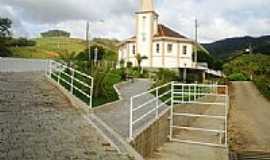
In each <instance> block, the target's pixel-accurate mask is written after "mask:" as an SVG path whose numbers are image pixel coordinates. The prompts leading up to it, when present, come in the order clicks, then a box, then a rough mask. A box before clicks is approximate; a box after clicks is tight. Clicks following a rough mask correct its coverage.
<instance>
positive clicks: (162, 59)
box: [118, 0, 208, 70]
mask: <svg viewBox="0 0 270 160" xmlns="http://www.w3.org/2000/svg"><path fill="white" fill-rule="evenodd" d="M158 18H159V15H158V14H157V13H156V12H155V10H154V3H153V0H140V9H139V11H138V12H136V35H135V36H133V37H131V38H129V39H127V40H125V41H123V42H122V43H121V44H120V46H119V53H118V54H119V55H118V58H119V61H121V60H124V61H125V62H131V63H132V64H133V66H137V65H138V64H137V61H136V58H135V56H136V54H140V55H141V56H144V57H147V59H145V60H143V61H142V64H141V65H142V67H144V68H171V69H181V68H183V69H200V70H207V69H208V68H207V64H204V65H203V66H201V65H198V64H197V63H195V62H194V61H193V46H194V45H195V42H194V41H193V40H192V39H189V38H187V37H185V36H183V35H182V34H180V33H177V32H176V31H173V30H172V29H170V28H169V27H167V26H165V25H163V24H159V22H158Z"/></svg>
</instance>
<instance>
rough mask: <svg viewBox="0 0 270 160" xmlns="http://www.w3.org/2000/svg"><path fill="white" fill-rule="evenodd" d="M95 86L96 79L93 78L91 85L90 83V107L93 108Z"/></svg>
mask: <svg viewBox="0 0 270 160" xmlns="http://www.w3.org/2000/svg"><path fill="white" fill-rule="evenodd" d="M93 87H94V79H93V78H91V85H90V102H89V106H90V109H92V108H93Z"/></svg>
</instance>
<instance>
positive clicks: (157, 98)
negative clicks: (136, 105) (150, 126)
mask: <svg viewBox="0 0 270 160" xmlns="http://www.w3.org/2000/svg"><path fill="white" fill-rule="evenodd" d="M158 100H159V97H158V88H157V89H156V118H158V105H159V103H158Z"/></svg>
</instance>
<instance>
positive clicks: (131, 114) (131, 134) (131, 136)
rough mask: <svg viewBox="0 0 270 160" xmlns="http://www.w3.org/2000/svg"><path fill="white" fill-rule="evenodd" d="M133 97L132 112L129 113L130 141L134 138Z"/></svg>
mask: <svg viewBox="0 0 270 160" xmlns="http://www.w3.org/2000/svg"><path fill="white" fill-rule="evenodd" d="M132 125H133V97H130V111H129V139H130V140H132V138H133V126H132Z"/></svg>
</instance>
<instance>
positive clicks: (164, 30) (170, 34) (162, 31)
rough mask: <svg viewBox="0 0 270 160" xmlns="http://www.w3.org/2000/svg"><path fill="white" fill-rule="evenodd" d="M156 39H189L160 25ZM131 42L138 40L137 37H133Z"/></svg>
mask: <svg viewBox="0 0 270 160" xmlns="http://www.w3.org/2000/svg"><path fill="white" fill-rule="evenodd" d="M154 37H171V38H181V39H188V38H187V37H185V36H183V35H181V34H180V33H177V32H176V31H174V30H172V29H170V28H169V27H167V26H165V25H163V24H159V25H158V33H157V34H156V35H154ZM128 39H129V40H134V39H136V36H132V37H130V38H128Z"/></svg>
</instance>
